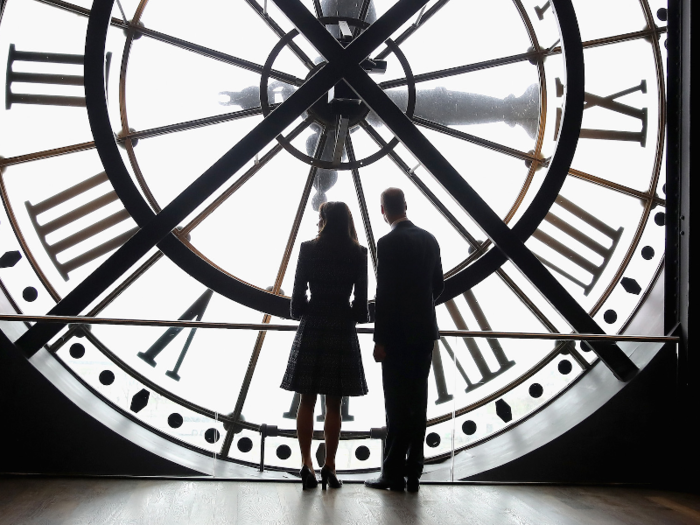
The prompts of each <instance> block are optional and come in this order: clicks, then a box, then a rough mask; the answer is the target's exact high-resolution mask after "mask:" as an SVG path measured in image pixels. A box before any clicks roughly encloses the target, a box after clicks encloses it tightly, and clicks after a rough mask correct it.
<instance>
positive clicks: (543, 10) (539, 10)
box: [535, 2, 551, 20]
mask: <svg viewBox="0 0 700 525" xmlns="http://www.w3.org/2000/svg"><path fill="white" fill-rule="evenodd" d="M550 6H551V4H550V2H545V3H544V4H543V5H541V6H535V13H536V14H537V18H538V19H540V20H544V14H545V13H546V12H547V9H549V8H550Z"/></svg>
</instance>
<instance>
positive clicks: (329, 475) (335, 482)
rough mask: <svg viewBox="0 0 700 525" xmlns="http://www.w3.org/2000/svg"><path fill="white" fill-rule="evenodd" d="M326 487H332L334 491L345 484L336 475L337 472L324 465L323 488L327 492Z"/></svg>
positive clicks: (322, 473)
mask: <svg viewBox="0 0 700 525" xmlns="http://www.w3.org/2000/svg"><path fill="white" fill-rule="evenodd" d="M326 485H330V487H331V488H332V489H339V488H340V487H342V486H343V482H342V481H340V480H339V479H338V476H336V475H335V471H334V470H331V469H330V467H328V466H326V465H324V466H323V468H322V469H321V488H322V489H323V490H326Z"/></svg>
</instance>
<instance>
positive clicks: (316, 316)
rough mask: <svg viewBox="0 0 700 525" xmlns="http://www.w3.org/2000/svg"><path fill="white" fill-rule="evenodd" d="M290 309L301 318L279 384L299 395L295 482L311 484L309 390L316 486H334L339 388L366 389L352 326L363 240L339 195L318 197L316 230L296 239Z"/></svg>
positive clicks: (363, 309)
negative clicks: (322, 400)
mask: <svg viewBox="0 0 700 525" xmlns="http://www.w3.org/2000/svg"><path fill="white" fill-rule="evenodd" d="M307 288H308V290H309V291H310V292H311V297H310V298H308V297H307V294H306V291H307ZM353 291H354V299H353V301H352V303H350V296H351V294H353ZM291 316H292V317H293V318H294V319H299V320H300V321H301V322H300V323H299V328H298V330H297V333H296V337H295V338H294V343H293V344H292V350H291V352H290V354H289V363H288V364H287V370H286V372H285V374H284V379H283V381H282V385H281V387H282V388H284V389H286V390H292V391H294V392H298V393H299V394H300V395H301V400H300V403H299V410H298V412H297V435H298V438H299V448H300V450H301V457H302V463H303V466H302V469H301V472H300V474H301V478H302V483H303V487H304V488H313V487H315V486H316V485H317V480H316V474H315V473H314V470H313V463H312V456H311V439H312V437H313V415H314V408H315V406H316V398H317V395H318V394H324V395H325V396H326V417H325V426H324V432H325V440H326V460H325V465H324V467H323V468H322V469H321V479H322V483H323V488H324V489H325V488H326V484H327V483H328V484H330V486H331V487H332V488H339V487H340V486H341V485H342V483H341V482H340V480H338V478H337V476H336V474H335V454H336V451H337V449H338V440H339V438H340V425H341V401H342V398H343V396H362V395H365V394H366V393H367V382H366V381H365V373H364V369H363V367H362V359H361V356H360V344H359V342H358V340H357V332H356V331H355V323H364V322H367V248H365V247H363V246H360V245H359V244H358V242H357V232H356V231H355V225H354V223H353V220H352V214H351V213H350V209H349V208H348V207H347V205H346V204H345V203H343V202H326V203H324V204H323V205H321V207H320V209H319V233H318V236H317V237H316V238H315V239H313V240H311V241H307V242H303V243H302V244H301V248H300V250H299V260H298V262H297V269H296V275H295V277H294V290H293V292H292V302H291Z"/></svg>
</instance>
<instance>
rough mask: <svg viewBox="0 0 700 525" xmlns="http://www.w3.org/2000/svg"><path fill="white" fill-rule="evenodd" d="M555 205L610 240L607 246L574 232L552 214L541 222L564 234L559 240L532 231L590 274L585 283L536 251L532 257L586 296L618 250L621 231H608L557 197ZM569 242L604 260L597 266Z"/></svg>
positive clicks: (601, 224)
mask: <svg viewBox="0 0 700 525" xmlns="http://www.w3.org/2000/svg"><path fill="white" fill-rule="evenodd" d="M555 202H556V203H557V204H558V205H559V206H561V207H562V208H563V209H565V210H566V211H568V212H569V213H571V214H572V215H574V216H575V217H577V218H578V219H580V220H581V221H583V222H584V223H585V224H587V225H588V226H590V227H592V228H594V229H595V230H597V231H598V232H600V233H601V234H603V235H604V236H606V237H607V238H608V239H609V240H610V245H609V246H608V247H606V246H604V245H603V244H601V243H599V242H598V241H596V240H595V239H593V238H591V237H590V236H588V235H587V234H585V233H584V232H583V231H581V230H579V229H577V228H576V227H575V226H573V225H571V224H569V223H568V222H566V221H565V220H564V219H562V218H560V217H559V216H557V215H556V214H554V213H553V212H552V211H550V212H549V213H548V214H547V216H546V217H545V218H544V220H545V222H547V223H549V224H551V225H552V226H554V227H555V228H557V230H558V232H560V233H561V234H563V237H560V239H561V240H558V239H555V238H554V237H553V236H552V235H550V234H548V233H545V232H544V231H542V230H540V229H537V230H535V232H534V233H533V234H532V236H533V237H534V238H535V239H537V240H539V241H540V242H542V243H544V244H546V245H547V246H548V247H549V248H551V249H552V250H554V251H555V252H557V253H559V254H560V255H562V256H564V257H566V258H567V259H568V260H569V261H570V262H572V263H574V264H575V265H576V266H578V267H579V268H581V269H582V270H584V271H585V272H586V273H588V274H590V280H589V281H588V282H587V283H586V282H584V281H582V280H580V279H578V278H576V277H575V276H573V275H571V273H569V272H567V271H566V270H564V269H562V268H560V267H559V266H557V265H556V264H554V263H552V262H550V261H548V260H547V259H546V258H545V257H543V256H542V255H540V254H538V253H536V252H535V255H537V257H538V258H539V260H540V261H542V264H544V265H545V266H547V267H549V268H551V269H552V270H554V271H555V272H557V273H559V274H560V275H562V276H564V277H566V278H567V279H569V280H570V281H571V282H573V283H575V284H577V285H578V286H580V287H581V288H583V294H584V295H588V294H589V293H590V291H591V290H592V289H593V287H594V286H595V284H596V283H597V282H598V279H599V278H600V276H601V275H602V273H603V270H605V267H606V266H607V264H608V262H609V261H610V258H611V257H612V254H613V252H614V251H615V248H616V247H617V243H618V241H619V240H620V237H621V236H622V232H623V230H624V228H618V229H617V230H615V229H613V228H611V227H610V226H608V225H607V224H605V223H604V222H603V221H601V220H600V219H598V218H596V217H594V216H593V215H591V214H590V213H588V212H587V211H586V210H584V209H583V208H581V207H580V206H577V205H576V204H574V203H573V202H571V201H570V200H568V199H566V198H564V197H562V196H561V195H560V196H558V197H557V199H556V201H555ZM572 240H573V241H577V242H578V243H579V244H582V245H583V246H585V247H586V248H588V249H590V250H592V251H593V252H594V253H596V254H598V255H600V256H601V257H602V258H603V261H602V262H601V263H600V264H595V263H594V262H593V261H591V260H589V259H587V258H586V257H585V256H584V255H581V253H580V252H579V250H577V249H575V248H572V247H571V241H572ZM533 252H534V250H533Z"/></svg>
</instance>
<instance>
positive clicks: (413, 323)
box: [374, 221, 445, 346]
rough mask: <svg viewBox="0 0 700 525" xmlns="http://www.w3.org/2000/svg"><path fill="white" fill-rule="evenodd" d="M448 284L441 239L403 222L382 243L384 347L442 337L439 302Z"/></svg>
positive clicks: (379, 306)
mask: <svg viewBox="0 0 700 525" xmlns="http://www.w3.org/2000/svg"><path fill="white" fill-rule="evenodd" d="M444 287H445V284H444V281H443V275H442V261H441V260H440V246H439V245H438V243H437V241H436V240H435V237H433V236H432V235H431V234H430V233H428V232H427V231H425V230H423V229H421V228H418V227H417V226H415V225H414V224H413V223H412V222H410V221H402V222H399V223H398V224H396V227H395V228H394V229H393V230H392V231H391V232H390V233H388V234H387V235H385V236H384V237H382V238H381V239H379V242H378V243H377V297H376V314H375V324H374V341H375V342H376V343H379V344H384V345H391V346H394V345H401V344H420V343H429V342H430V341H434V340H436V339H438V337H439V333H438V326H437V319H436V317H435V301H436V300H437V298H438V297H439V296H440V294H441V293H442V290H443V289H444Z"/></svg>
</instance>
